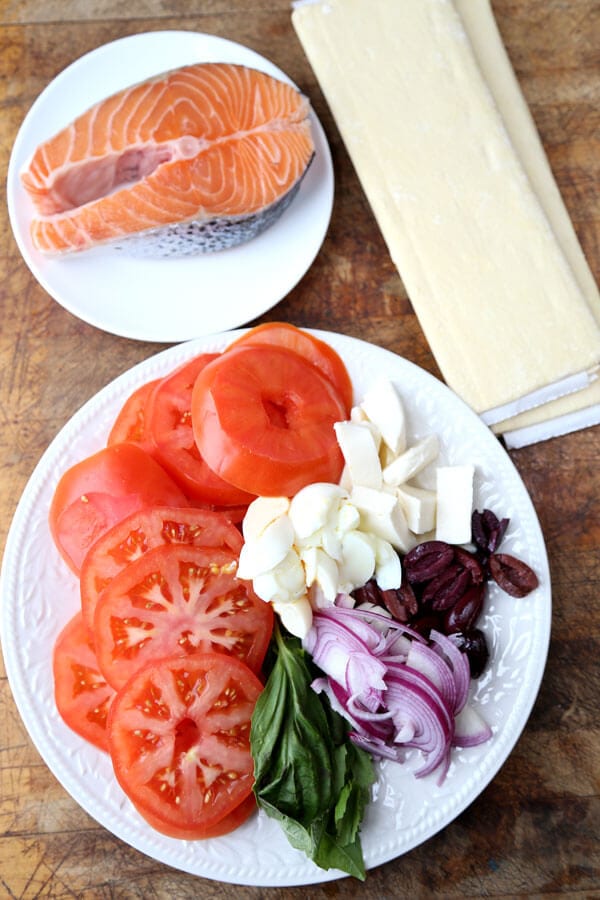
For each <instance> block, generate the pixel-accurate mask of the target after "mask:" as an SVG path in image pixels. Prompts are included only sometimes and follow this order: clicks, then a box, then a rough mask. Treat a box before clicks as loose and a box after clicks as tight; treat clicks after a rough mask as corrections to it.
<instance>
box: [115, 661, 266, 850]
mask: <svg viewBox="0 0 600 900" xmlns="http://www.w3.org/2000/svg"><path fill="white" fill-rule="evenodd" d="M261 690H262V684H261V682H260V681H259V679H258V678H257V677H256V675H254V674H253V672H251V671H250V669H249V668H248V667H247V666H245V665H244V664H243V663H242V662H240V661H239V660H237V659H234V658H233V657H230V656H229V655H227V654H225V653H195V654H193V655H191V656H187V657H185V658H184V659H182V658H181V657H175V658H173V657H169V658H165V659H161V660H158V661H156V662H152V663H150V664H148V665H146V666H144V667H142V668H141V669H139V670H138V671H137V672H136V674H135V675H134V676H133V677H132V678H131V680H130V681H128V683H127V684H126V685H125V687H124V688H123V689H122V690H121V691H119V693H118V695H117V697H116V698H115V700H114V702H113V705H112V709H111V713H110V718H109V724H108V732H109V748H110V754H111V758H112V762H113V766H114V770H115V775H116V777H117V780H118V782H119V784H120V785H121V787H122V788H123V790H124V791H125V793H126V794H127V796H128V797H129V798H130V800H131V801H132V803H133V804H134V805H135V806H136V808H137V809H138V811H139V812H140V814H141V815H143V816H146V818H147V819H148V821H149V822H150V824H152V826H153V827H154V828H157V829H158V830H160V831H161V832H163V833H164V834H168V835H171V836H173V837H182V836H185V837H186V838H193V837H194V836H197V837H200V838H202V837H205V836H208V835H211V834H214V833H215V832H214V829H216V828H217V826H218V825H219V823H223V822H224V820H225V818H226V817H228V816H231V815H232V814H233V813H234V811H235V810H238V809H239V807H240V805H241V804H246V806H245V808H244V809H243V810H242V813H249V811H250V809H249V804H248V803H247V801H248V797H249V796H250V795H251V792H252V786H253V782H254V765H253V761H252V755H251V752H250V722H251V717H252V713H253V711H254V706H255V704H256V701H257V699H258V696H259V694H260V692H261ZM234 819H235V817H234Z"/></svg>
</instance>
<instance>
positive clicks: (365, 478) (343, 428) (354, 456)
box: [333, 422, 381, 488]
mask: <svg viewBox="0 0 600 900" xmlns="http://www.w3.org/2000/svg"><path fill="white" fill-rule="evenodd" d="M333 427H334V429H335V434H336V437H337V441H338V444H339V446H340V450H341V451H342V455H343V457H344V460H345V462H346V466H347V468H348V472H349V475H350V478H351V480H352V484H360V485H364V486H365V487H372V488H380V487H381V463H380V462H379V453H378V446H377V443H376V441H375V438H374V436H373V433H372V431H371V429H370V428H369V426H368V425H365V424H361V423H358V422H336V423H335V424H334V426H333Z"/></svg>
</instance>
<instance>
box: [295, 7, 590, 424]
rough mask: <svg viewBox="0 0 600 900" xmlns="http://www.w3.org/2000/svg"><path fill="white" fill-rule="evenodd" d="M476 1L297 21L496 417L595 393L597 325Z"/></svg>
mask: <svg viewBox="0 0 600 900" xmlns="http://www.w3.org/2000/svg"><path fill="white" fill-rule="evenodd" d="M477 2H478V4H479V9H478V11H477V12H476V13H473V10H472V9H471V11H470V13H467V14H465V18H464V20H463V18H462V17H461V14H460V12H459V10H460V9H462V8H466V7H469V6H471V5H472V0H471V4H470V3H469V0H457V4H456V5H455V4H454V3H452V2H451V0H402V2H396V0H312V2H311V0H309V2H301V3H299V4H297V5H295V8H294V10H293V13H292V21H293V25H294V27H295V29H296V32H297V34H298V37H299V39H300V41H301V43H302V46H303V48H304V50H305V53H306V55H307V57H308V59H309V62H310V63H311V66H312V68H313V70H314V72H315V74H316V76H317V79H318V81H319V83H320V85H321V88H322V90H323V93H324V95H325V97H326V99H327V102H328V104H329V106H330V108H331V111H332V114H333V116H334V118H335V120H336V123H337V125H338V128H339V131H340V134H341V136H342V139H343V140H344V143H345V146H346V148H347V150H348V153H349V155H350V157H351V159H352V162H353V165H354V167H355V170H356V172H357V175H358V177H359V179H360V181H361V184H362V186H363V189H364V190H365V193H366V195H367V198H368V200H369V202H370V205H371V208H372V210H373V213H374V215H375V217H376V219H377V222H378V224H379V227H380V229H381V231H382V234H383V236H384V239H385V241H386V244H387V246H388V249H389V252H390V255H391V257H392V260H393V262H394V263H395V265H396V267H397V269H398V272H399V274H400V277H401V278H402V281H403V283H404V286H405V288H406V290H407V293H408V296H409V297H410V300H411V302H412V304H413V307H414V309H415V313H416V314H417V316H418V318H419V321H420V323H421V326H422V328H423V330H424V333H425V335H426V337H427V339H428V341H429V344H430V347H431V349H432V352H433V353H434V355H435V357H436V360H437V362H438V365H439V367H440V369H441V371H442V373H443V375H444V378H445V379H446V381H447V383H448V385H449V386H450V387H451V388H453V389H454V390H455V391H456V392H457V393H458V394H459V395H460V396H461V397H463V399H464V400H465V401H466V402H467V403H469V405H470V406H471V407H472V408H473V409H474V410H475V411H476V412H478V413H479V414H480V415H481V416H482V418H483V420H484V421H485V422H487V424H489V425H493V424H494V423H496V422H501V421H502V422H505V421H509V420H510V418H511V417H512V416H514V415H517V414H519V415H522V414H523V413H524V412H525V411H527V410H528V409H532V408H533V407H541V405H542V404H547V403H549V402H550V401H553V400H554V398H557V397H564V396H565V395H567V394H571V395H573V396H575V394H574V393H573V392H585V390H586V389H587V387H588V385H589V384H592V383H593V381H594V379H595V376H596V370H597V366H598V364H599V362H600V325H599V323H598V320H597V318H596V315H595V314H594V310H593V308H592V304H593V303H594V294H595V292H596V290H597V289H596V286H595V284H594V281H593V278H592V277H591V273H590V272H589V268H588V267H587V263H586V262H585V259H584V258H583V254H582V253H581V249H580V247H579V244H578V242H577V238H576V236H575V233H574V231H573V228H572V225H571V222H570V220H569V217H568V214H567V212H566V210H565V208H564V204H563V203H562V199H561V198H560V194H559V192H558V190H557V188H556V185H555V182H554V179H553V177H552V173H551V171H550V168H549V166H548V163H547V160H546V158H545V154H544V152H543V148H542V146H541V143H540V141H539V137H538V135H537V132H536V130H535V126H534V125H533V121H532V120H531V117H530V115H529V111H528V109H527V105H526V103H525V101H524V99H523V98H522V95H521V93H520V90H519V87H518V84H517V82H516V80H515V79H514V74H513V73H512V69H511V67H510V63H509V62H508V58H507V57H506V55H505V52H504V48H503V46H502V43H501V40H500V37H499V35H498V33H497V29H495V22H494V21H493V15H492V12H491V9H490V7H489V4H488V3H487V0H477ZM463 11H464V10H463ZM491 26H493V28H492V27H491ZM472 35H473V36H472ZM490 48H492V50H494V53H493V54H492V56H491V57H490V56H488V53H489V51H490ZM477 50H479V54H480V57H481V60H478V56H477ZM499 51H500V52H499ZM484 60H485V61H487V62H485V64H484V68H485V67H488V68H489V71H488V73H487V74H488V75H489V79H488V77H486V75H484V70H483V68H482V65H480V61H481V63H484ZM494 60H495V62H494ZM511 78H512V83H511ZM515 97H517V98H518V100H517V102H516V109H515V112H514V115H509V114H508V113H507V116H506V121H505V118H504V116H503V113H502V111H501V110H502V107H503V106H504V107H506V109H507V110H509V109H510V107H511V104H513V103H514V102H515ZM523 123H525V131H524V132H523V133H521V129H522V127H523ZM511 130H512V132H513V135H514V137H512V136H511Z"/></svg>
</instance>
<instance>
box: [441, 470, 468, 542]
mask: <svg viewBox="0 0 600 900" xmlns="http://www.w3.org/2000/svg"><path fill="white" fill-rule="evenodd" d="M474 475H475V468H474V466H472V465H462V466H439V467H438V468H437V470H436V477H437V512H436V526H435V536H436V540H438V541H446V542H447V543H448V544H467V543H468V542H469V541H470V540H471V514H472V511H473V479H474Z"/></svg>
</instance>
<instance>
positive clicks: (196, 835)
mask: <svg viewBox="0 0 600 900" xmlns="http://www.w3.org/2000/svg"><path fill="white" fill-rule="evenodd" d="M134 806H135V804H134ZM136 809H137V811H138V812H139V814H140V815H141V816H142V818H144V819H145V820H146V822H147V823H148V825H151V826H152V828H154V829H155V830H156V831H160V832H161V833H163V834H167V835H168V836H169V837H173V838H179V839H180V840H183V841H198V840H205V839H206V838H215V837H222V835H224V834H229V833H230V832H232V831H235V829H236V828H239V826H240V825H242V824H243V823H244V822H245V821H246V819H247V818H249V817H250V816H251V815H252V813H253V812H255V810H256V799H255V797H254V794H250V795H249V796H248V797H246V799H245V800H242V802H241V803H240V804H239V805H238V806H236V807H235V809H233V810H232V811H231V812H230V813H228V814H227V815H226V816H224V817H223V818H222V819H220V820H219V821H218V822H216V823H215V824H214V825H212V826H211V827H204V828H203V827H202V826H201V825H193V826H192V827H191V828H186V827H182V826H177V825H174V824H173V823H170V824H169V825H168V826H167V827H165V823H164V822H163V821H162V819H159V818H158V816H154V815H152V813H150V812H149V811H148V810H147V809H142V808H140V807H138V806H136Z"/></svg>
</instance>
